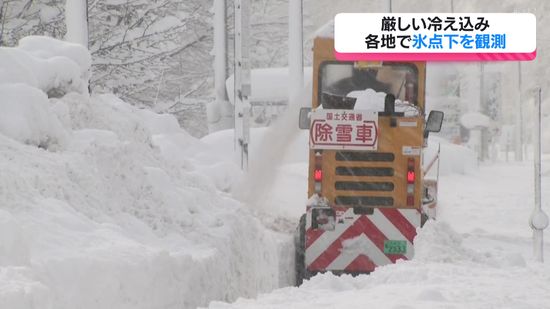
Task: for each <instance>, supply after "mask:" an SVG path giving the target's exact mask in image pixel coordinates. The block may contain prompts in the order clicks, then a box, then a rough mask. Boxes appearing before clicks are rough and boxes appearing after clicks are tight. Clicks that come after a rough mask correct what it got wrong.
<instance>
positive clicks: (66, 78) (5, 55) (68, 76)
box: [0, 36, 91, 97]
mask: <svg viewBox="0 0 550 309" xmlns="http://www.w3.org/2000/svg"><path fill="white" fill-rule="evenodd" d="M90 66H91V57H90V54H89V53H88V51H87V50H86V49H85V48H84V47H82V46H80V45H78V44H71V43H66V42H62V41H59V40H56V39H53V38H48V37H38V36H30V37H25V38H23V39H21V40H20V41H19V45H18V47H15V48H9V47H1V48H0V84H7V83H24V84H27V85H29V86H32V87H36V88H39V89H40V90H42V91H44V92H45V93H47V94H48V96H49V97H61V96H63V95H64V94H66V93H69V92H71V91H74V92H78V93H82V94H85V93H87V92H88V89H87V87H88V83H87V77H88V74H89V73H88V72H89V70H90Z"/></svg>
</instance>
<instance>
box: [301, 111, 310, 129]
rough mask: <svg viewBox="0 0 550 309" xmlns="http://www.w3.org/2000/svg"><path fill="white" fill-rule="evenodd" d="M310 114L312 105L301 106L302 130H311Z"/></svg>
mask: <svg viewBox="0 0 550 309" xmlns="http://www.w3.org/2000/svg"><path fill="white" fill-rule="evenodd" d="M310 114H311V107H302V108H300V118H299V119H298V127H299V128H300V130H309V126H310V122H311V120H310Z"/></svg>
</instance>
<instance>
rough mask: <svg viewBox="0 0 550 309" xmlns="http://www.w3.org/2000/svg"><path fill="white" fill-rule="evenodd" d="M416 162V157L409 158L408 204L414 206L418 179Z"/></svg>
mask: <svg viewBox="0 0 550 309" xmlns="http://www.w3.org/2000/svg"><path fill="white" fill-rule="evenodd" d="M414 163H415V162H414V158H409V159H408V160H407V206H414V181H415V179H416V173H415V172H414V165H415V164H414Z"/></svg>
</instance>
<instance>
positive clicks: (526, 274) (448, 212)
mask: <svg viewBox="0 0 550 309" xmlns="http://www.w3.org/2000/svg"><path fill="white" fill-rule="evenodd" d="M548 163H550V162H548V161H546V164H548ZM545 175H546V177H545V179H544V183H543V192H550V175H549V174H548V170H547V171H546V173H545ZM440 190H441V192H440V208H439V213H438V216H439V219H438V221H431V222H429V223H428V224H427V225H426V226H425V227H424V228H423V229H422V230H420V233H419V235H418V236H417V239H416V257H415V258H414V260H412V261H408V262H400V263H397V264H395V265H388V266H384V267H380V268H378V269H377V270H376V271H375V272H374V273H373V274H371V275H362V276H358V277H355V278H352V277H350V276H342V277H336V276H333V275H330V274H324V275H319V276H315V277H313V278H312V279H311V280H309V281H308V282H306V283H305V284H304V285H303V286H301V287H300V288H294V287H289V288H284V289H279V290H276V291H274V292H273V293H270V294H265V295H261V296H259V297H258V298H257V299H255V300H251V299H244V298H241V299H239V300H238V301H237V302H235V303H234V304H226V303H220V302H213V303H211V304H210V308H407V309H408V308H480V309H481V308H514V309H515V308H550V305H549V304H550V286H549V285H548V282H550V267H549V266H548V263H547V264H544V265H541V264H538V263H535V262H533V261H532V244H531V238H530V236H531V230H530V229H529V227H528V225H527V220H528V217H529V215H530V211H531V208H532V205H533V198H532V195H533V185H532V168H531V164H527V163H526V164H518V163H500V164H495V165H491V166H483V167H481V168H480V169H479V170H478V171H470V172H469V173H467V174H451V175H447V176H443V177H442V179H441V184H440ZM544 207H545V209H546V211H547V212H548V209H549V208H550V203H549V201H548V199H546V200H544ZM546 248H547V250H546V260H547V261H548V260H550V251H548V248H550V241H548V240H547V241H546Z"/></svg>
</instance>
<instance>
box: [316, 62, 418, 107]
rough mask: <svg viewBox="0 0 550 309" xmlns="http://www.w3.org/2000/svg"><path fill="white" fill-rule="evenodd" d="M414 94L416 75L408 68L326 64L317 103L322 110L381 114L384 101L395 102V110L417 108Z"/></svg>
mask: <svg viewBox="0 0 550 309" xmlns="http://www.w3.org/2000/svg"><path fill="white" fill-rule="evenodd" d="M417 90H418V73H417V71H416V68H415V67H414V66H413V65H410V64H392V63H390V64H384V65H382V66H379V67H368V68H364V67H360V66H359V65H357V63H354V62H328V63H324V64H322V65H321V68H320V91H319V100H320V105H322V106H323V108H325V109H326V108H329V109H335V108H336V109H339V108H345V109H353V108H355V109H367V110H376V111H382V110H384V101H385V100H387V97H391V99H392V100H393V99H394V98H395V100H396V104H397V105H396V107H398V106H399V105H404V106H409V107H410V106H414V105H417V93H418V91H417ZM388 95H390V96H388ZM397 109H399V108H397Z"/></svg>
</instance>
